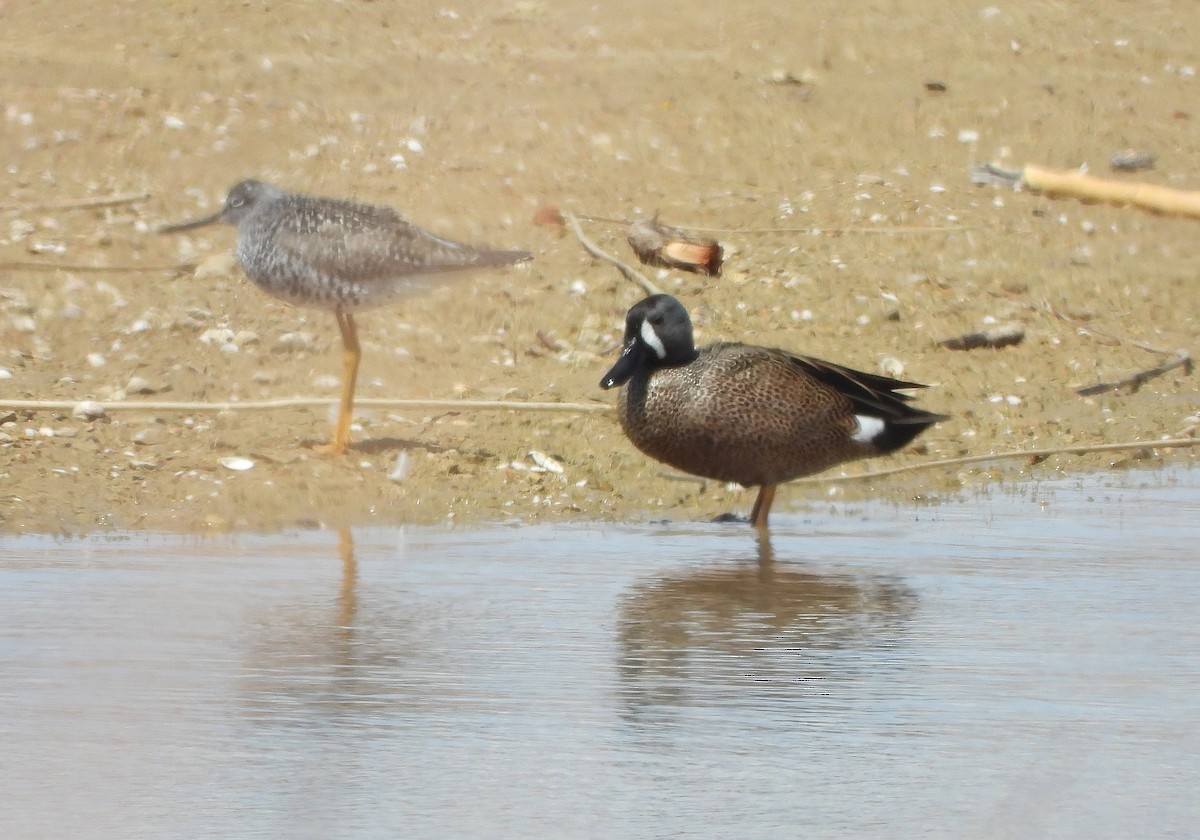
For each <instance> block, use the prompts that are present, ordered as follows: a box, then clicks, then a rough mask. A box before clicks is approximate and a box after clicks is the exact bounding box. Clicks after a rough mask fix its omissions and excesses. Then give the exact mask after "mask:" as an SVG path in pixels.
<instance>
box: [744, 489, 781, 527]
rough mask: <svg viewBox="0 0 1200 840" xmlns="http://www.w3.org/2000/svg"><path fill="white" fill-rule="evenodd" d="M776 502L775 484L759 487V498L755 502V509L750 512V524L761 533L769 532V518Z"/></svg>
mask: <svg viewBox="0 0 1200 840" xmlns="http://www.w3.org/2000/svg"><path fill="white" fill-rule="evenodd" d="M774 501H775V485H774V484H764V485H763V486H762V487H759V488H758V498H757V499H755V500H754V508H753V509H752V510H751V511H750V524H751V525H753V526H754V527H755V528H757V529H758V530H760V531H765V530H767V516H769V515H770V513H771V505H772V503H774Z"/></svg>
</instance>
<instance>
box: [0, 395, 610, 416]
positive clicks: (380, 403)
mask: <svg viewBox="0 0 1200 840" xmlns="http://www.w3.org/2000/svg"><path fill="white" fill-rule="evenodd" d="M80 402H83V401H82V400H9V399H4V398H0V408H8V409H17V410H23V411H71V410H73V409H74V408H75V406H77V405H79V403H80ZM99 404H100V406H101V407H102V408H103V409H104V410H105V411H178V412H207V411H272V410H274V409H277V408H323V407H326V406H331V405H337V404H338V400H337V399H336V398H328V397H289V398H286V399H279V400H257V401H254V400H246V401H244V402H169V401H151V400H146V401H141V400H114V401H112V402H100V403H99ZM354 405H355V406H356V407H360V408H442V409H449V410H451V411H455V410H458V411H568V412H576V413H588V412H598V411H611V410H612V406H610V405H608V404H607V403H556V402H516V401H511V400H389V399H382V398H376V399H373V398H363V399H356V400H355V401H354Z"/></svg>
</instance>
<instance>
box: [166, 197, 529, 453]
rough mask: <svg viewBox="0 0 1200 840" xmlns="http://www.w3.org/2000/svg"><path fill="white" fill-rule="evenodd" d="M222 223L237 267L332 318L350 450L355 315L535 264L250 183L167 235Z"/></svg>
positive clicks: (369, 210) (389, 215)
mask: <svg viewBox="0 0 1200 840" xmlns="http://www.w3.org/2000/svg"><path fill="white" fill-rule="evenodd" d="M214 222H225V223H227V224H231V225H234V226H236V227H237V259H238V263H239V264H240V265H241V267H242V270H243V271H245V272H246V276H247V277H249V278H250V279H251V280H253V281H254V283H255V285H257V286H258V287H259V288H260V289H262V290H263V291H264V292H267V293H269V294H272V295H274V296H275V297H278V298H282V299H283V300H286V301H288V302H289V303H294V304H299V305H301V306H313V307H316V308H318V309H328V310H329V311H330V312H332V313H333V314H334V315H335V316H336V317H337V322H338V327H339V329H340V330H341V333H342V348H343V353H342V396H341V401H340V404H339V406H338V419H337V425H336V426H334V431H333V442H332V443H331V444H330V445H329V446H328V447H327V449H328V450H329V451H330V452H333V453H335V454H340V453H342V452H345V451H346V448H347V447H348V446H349V445H350V418H351V415H352V413H353V409H354V385H355V382H356V380H357V379H358V362H359V359H360V358H361V356H362V351H361V349H360V348H359V344H358V330H357V329H356V327H355V325H354V317H353V315H352V314H351V313H352V312H355V311H356V310H359V309H368V308H370V307H374V306H382V305H384V304H386V303H391V302H392V301H395V300H398V299H400V298H403V297H407V296H408V295H411V294H415V293H417V292H421V291H425V290H426V289H430V288H432V287H433V286H435V285H437V284H438V283H442V282H446V281H447V280H449V279H451V278H452V277H454V276H457V275H460V274H461V273H462V272H464V271H468V270H470V269H476V268H491V267H495V266H503V265H511V264H513V263H520V262H525V261H526V260H529V259H532V258H533V255H532V254H530V253H529V252H527V251H493V250H488V249H483V248H473V247H471V246H470V245H464V244H462V243H460V242H453V241H451V240H449V239H443V238H441V237H440V236H434V235H433V234H432V233H429V232H428V231H425V230H422V229H421V228H419V227H417V226H416V225H412V224H409V223H408V222H406V221H405V220H404V219H402V218H401V217H400V214H398V213H397V212H396V211H395V210H393V209H391V208H390V207H377V206H375V205H372V204H359V203H357V202H353V201H344V200H342V199H340V198H322V197H319V196H312V195H300V194H298V193H289V192H284V191H283V190H281V189H280V188H279V187H275V186H272V185H270V184H264V183H263V182H262V181H253V180H248V181H242V182H241V183H240V184H237V185H236V186H235V187H234V188H233V189H232V190H230V191H229V195H228V196H227V197H226V199H225V206H224V207H222V208H221V210H220V211H219V212H217V213H214V214H213V215H211V216H208V217H206V218H203V219H197V220H196V221H193V222H184V223H182V224H178V225H169V226H167V227H164V228H162V232H163V233H174V232H176V231H181V230H190V229H191V228H196V227H200V226H202V225H209V224H213V223H214Z"/></svg>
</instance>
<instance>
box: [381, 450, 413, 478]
mask: <svg viewBox="0 0 1200 840" xmlns="http://www.w3.org/2000/svg"><path fill="white" fill-rule="evenodd" d="M411 472H412V456H410V455H409V454H408V450H407V449H402V450H400V454H399V455H397V456H396V463H394V464H392V468H391V469H390V470H388V474H387V477H388V481H395V482H397V483H399V482H401V481H404V480H406V479H407V478H408V476H409V473H411Z"/></svg>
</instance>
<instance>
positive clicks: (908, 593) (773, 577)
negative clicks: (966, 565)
mask: <svg viewBox="0 0 1200 840" xmlns="http://www.w3.org/2000/svg"><path fill="white" fill-rule="evenodd" d="M822 565H823V566H828V560H827V559H826V560H823V561H822ZM916 608H917V595H916V593H915V592H914V591H913V590H912V589H911V588H910V587H908V586H907V585H906V584H904V583H903V582H902V581H901V580H899V579H898V578H895V577H892V576H882V575H865V574H837V573H827V572H821V573H817V572H813V571H809V570H805V568H804V566H803V565H801V564H799V563H793V562H790V561H789V562H783V563H781V562H777V561H776V559H775V555H774V552H773V550H772V547H771V543H770V538H769V537H768V536H766V535H762V536H760V538H759V540H758V547H757V553H756V555H754V556H752V557H749V558H729V557H727V556H726V557H720V558H714V561H713V562H712V563H707V564H705V565H703V566H700V567H699V568H695V569H689V570H686V571H682V572H675V573H673V574H669V575H666V576H664V577H656V578H654V579H651V580H646V581H645V582H644V583H641V584H639V585H637V586H635V587H634V589H633V590H632V591H631V592H629V593H628V594H627V595H626V596H625V598H624V602H623V603H622V604H621V606H620V611H619V627H618V633H619V641H620V658H619V673H620V676H621V680H622V692H623V695H624V701H625V708H626V711H627V713H628V714H629V715H631V716H632V717H634V718H644V717H646V716H651V717H653V716H654V712H655V711H658V712H663V711H667V710H669V708H670V707H679V706H695V705H706V704H710V703H711V704H719V705H722V706H724V705H727V704H729V703H731V702H733V703H743V702H768V703H773V702H779V701H791V700H795V699H797V698H804V697H814V696H818V695H824V694H826V693H827V692H828V691H829V690H830V689H831V688H832V687H834V686H836V685H838V684H844V683H846V682H853V681H856V680H860V679H863V678H869V677H872V676H874V675H875V674H877V673H878V671H879V669H880V668H881V667H886V665H885V664H884V663H886V661H887V659H888V656H887V651H888V650H889V649H890V648H892V647H894V646H896V645H900V644H903V642H904V635H905V632H906V628H907V626H908V623H909V619H910V618H911V616H912V615H913V614H914V612H915V611H916Z"/></svg>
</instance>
